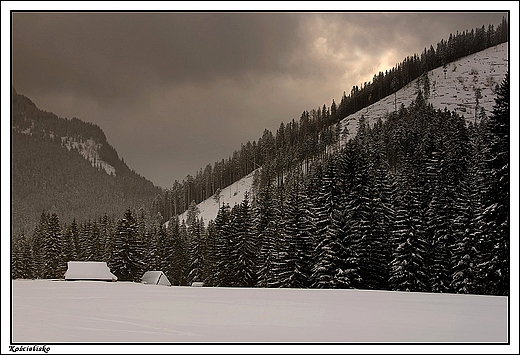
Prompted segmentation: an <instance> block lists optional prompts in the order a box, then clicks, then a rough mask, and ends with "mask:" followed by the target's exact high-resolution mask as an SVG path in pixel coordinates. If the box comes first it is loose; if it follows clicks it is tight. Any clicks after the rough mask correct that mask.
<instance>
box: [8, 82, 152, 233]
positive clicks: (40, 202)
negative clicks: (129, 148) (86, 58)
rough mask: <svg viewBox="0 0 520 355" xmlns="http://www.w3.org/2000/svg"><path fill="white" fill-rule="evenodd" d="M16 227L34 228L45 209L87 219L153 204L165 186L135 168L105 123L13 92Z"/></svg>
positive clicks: (63, 218) (67, 217)
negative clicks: (64, 114)
mask: <svg viewBox="0 0 520 355" xmlns="http://www.w3.org/2000/svg"><path fill="white" fill-rule="evenodd" d="M12 95H13V96H12V98H13V101H12V130H11V138H12V140H11V144H12V146H11V147H12V156H11V158H12V163H11V164H12V165H11V167H12V170H11V178H12V228H13V232H14V233H19V232H21V231H25V232H26V233H30V232H31V229H32V228H33V227H34V226H35V225H36V223H37V221H38V220H39V217H40V215H41V213H42V212H43V211H45V212H50V211H52V212H56V213H57V214H58V216H59V217H60V220H61V221H71V220H72V219H73V218H75V219H77V220H79V221H83V220H87V219H94V218H98V217H99V216H102V215H103V214H105V213H107V214H109V215H112V214H113V215H116V216H119V215H122V214H123V213H124V210H125V209H126V208H139V207H144V208H148V207H149V206H150V204H151V201H152V200H153V198H154V197H155V196H156V195H157V194H159V193H160V192H161V189H160V188H158V187H155V186H154V185H153V183H151V182H150V181H148V180H146V179H145V178H144V177H142V176H139V175H138V174H136V173H135V172H134V171H132V170H131V169H130V168H129V167H128V166H127V165H126V164H125V163H124V162H123V161H122V160H121V159H120V158H119V156H118V154H117V152H116V151H115V149H114V148H113V147H112V146H110V144H109V143H108V142H107V140H106V137H105V134H104V133H103V131H102V130H101V128H100V127H98V126H96V125H94V124H91V123H86V122H83V121H81V120H79V119H77V118H73V119H71V120H69V119H64V118H60V117H57V116H56V115H54V114H53V113H49V112H45V111H42V110H40V109H38V108H37V107H36V105H35V104H34V103H33V102H32V101H31V100H30V99H29V98H27V97H25V96H23V95H20V94H17V93H16V91H15V90H14V89H13V93H12Z"/></svg>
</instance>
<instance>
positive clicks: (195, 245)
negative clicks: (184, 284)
mask: <svg viewBox="0 0 520 355" xmlns="http://www.w3.org/2000/svg"><path fill="white" fill-rule="evenodd" d="M188 231H189V232H188V243H189V244H188V245H189V252H190V254H189V262H190V271H189V274H188V283H189V284H191V283H193V282H200V281H203V280H204V279H205V276H206V275H205V260H204V259H205V255H204V254H205V235H204V234H205V232H204V223H203V222H202V219H199V218H198V217H195V218H194V220H192V221H191V226H190V228H189V229H188Z"/></svg>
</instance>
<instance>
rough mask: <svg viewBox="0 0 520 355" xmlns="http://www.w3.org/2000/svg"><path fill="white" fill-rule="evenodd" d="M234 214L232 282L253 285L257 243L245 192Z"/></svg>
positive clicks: (247, 196) (244, 285)
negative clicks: (233, 268) (233, 266)
mask: <svg viewBox="0 0 520 355" xmlns="http://www.w3.org/2000/svg"><path fill="white" fill-rule="evenodd" d="M237 212H238V213H237V215H236V216H234V222H233V225H234V227H235V230H234V234H235V238H234V239H235V253H236V256H235V270H234V276H233V278H234V283H235V285H237V286H242V287H253V286H254V285H255V284H256V280H257V279H256V272H257V271H256V256H257V245H256V242H255V239H254V235H253V233H252V232H253V223H252V217H251V207H250V205H249V195H248V193H247V192H246V193H245V194H244V198H243V200H242V202H241V204H240V208H239V209H238V210H237Z"/></svg>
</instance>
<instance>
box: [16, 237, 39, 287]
mask: <svg viewBox="0 0 520 355" xmlns="http://www.w3.org/2000/svg"><path fill="white" fill-rule="evenodd" d="M12 248H13V249H12V256H11V278H12V279H13V280H14V279H32V278H33V277H34V265H33V257H32V250H31V244H30V243H29V241H28V240H27V237H26V236H25V234H21V235H20V236H19V237H17V238H15V239H14V240H13V246H12Z"/></svg>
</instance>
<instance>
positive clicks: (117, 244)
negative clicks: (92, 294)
mask: <svg viewBox="0 0 520 355" xmlns="http://www.w3.org/2000/svg"><path fill="white" fill-rule="evenodd" d="M304 166H305V165H303V164H295V165H294V166H293V167H292V168H288V169H286V170H285V171H284V173H283V174H281V175H280V174H278V173H277V171H276V167H275V166H273V165H272V164H266V165H264V167H263V168H262V169H260V175H261V176H260V177H259V182H258V187H257V192H256V193H255V194H254V196H248V195H247V194H246V196H245V197H244V200H243V201H242V203H241V204H239V205H236V206H233V207H230V206H229V205H221V206H220V208H219V212H218V215H217V217H216V219H215V220H214V221H213V220H211V221H209V222H207V225H206V224H205V223H206V222H205V221H203V220H202V219H201V218H200V217H199V214H198V211H197V207H196V205H195V203H194V202H192V203H191V204H190V206H189V209H188V214H187V218H186V220H185V221H184V220H183V221H179V220H178V218H177V217H171V218H170V220H169V223H168V224H167V226H165V225H163V224H162V216H161V215H160V214H158V215H156V216H155V217H153V218H152V217H146V213H145V212H144V211H142V210H141V211H139V212H135V211H131V210H127V212H126V213H125V215H124V217H123V218H121V219H119V220H118V221H117V222H116V221H112V222H110V219H109V218H108V217H106V216H105V217H103V218H100V220H99V221H96V222H86V223H83V224H81V225H80V226H77V225H76V224H75V223H73V224H71V225H70V226H66V227H64V228H61V227H60V225H59V221H58V217H57V216H56V215H55V214H52V215H45V214H43V215H42V218H41V220H40V224H39V225H38V226H37V227H36V228H35V230H34V233H33V235H32V237H31V238H28V237H26V236H24V235H22V236H20V237H19V238H15V239H14V240H13V243H14V244H13V257H12V263H13V264H12V277H13V278H19V277H22V278H34V277H40V278H49V277H61V276H62V275H63V271H64V270H63V267H64V265H66V261H67V260H104V261H107V262H108V265H109V267H110V268H111V271H112V272H113V273H114V274H116V276H118V278H119V279H120V280H133V281H138V280H139V279H140V277H141V276H142V274H143V273H144V271H147V270H152V269H159V270H162V271H164V272H165V273H166V275H167V276H168V278H170V281H172V282H173V284H175V285H189V284H190V283H191V282H193V281H202V282H204V283H205V285H207V286H231V287H293V288H359V289H377V290H399V291H416V292H452V293H473V294H489V295H507V294H508V292H509V74H508V75H507V76H506V78H505V79H504V81H503V82H502V84H501V85H500V88H499V90H498V92H497V97H496V99H495V106H494V108H493V112H492V113H491V115H490V116H489V117H486V116H485V114H483V116H482V117H481V119H480V121H479V122H478V123H476V124H473V123H470V124H467V123H466V121H465V120H464V118H463V117H461V116H459V115H458V114H456V113H453V112H450V111H447V110H435V109H434V108H433V107H432V106H431V105H430V104H428V102H427V100H426V99H425V98H424V96H423V95H422V93H421V92H419V94H418V96H417V98H416V100H415V101H414V102H413V103H412V104H411V105H410V106H409V107H404V106H401V107H400V109H399V110H398V111H396V112H393V113H391V114H389V115H388V117H385V118H384V120H383V118H381V119H380V120H379V121H378V122H377V123H376V124H374V125H369V124H368V123H367V122H366V121H365V120H364V118H363V117H362V118H361V119H360V121H359V127H358V132H357V134H356V136H355V138H353V139H351V140H350V141H348V142H346V143H345V144H343V145H340V146H338V149H336V150H333V151H331V152H330V153H329V154H328V155H327V156H326V157H325V158H324V159H322V160H314V161H312V162H310V163H309V167H308V170H307V171H304Z"/></svg>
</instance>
